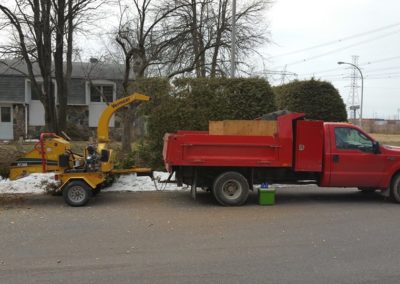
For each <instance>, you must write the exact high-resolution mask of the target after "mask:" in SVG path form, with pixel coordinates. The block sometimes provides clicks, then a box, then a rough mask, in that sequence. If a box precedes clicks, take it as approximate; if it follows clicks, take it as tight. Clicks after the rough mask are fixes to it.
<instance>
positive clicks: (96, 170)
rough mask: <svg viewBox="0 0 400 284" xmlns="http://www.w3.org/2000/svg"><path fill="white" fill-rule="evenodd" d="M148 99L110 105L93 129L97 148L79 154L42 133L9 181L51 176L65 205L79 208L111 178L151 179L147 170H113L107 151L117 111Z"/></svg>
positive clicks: (59, 139) (138, 96)
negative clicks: (51, 173) (144, 176)
mask: <svg viewBox="0 0 400 284" xmlns="http://www.w3.org/2000/svg"><path fill="white" fill-rule="evenodd" d="M149 100H150V97H148V96H145V95H142V94H139V93H134V94H132V95H130V96H127V97H124V98H121V99H119V100H116V101H114V102H112V103H110V104H109V105H108V106H107V107H106V108H105V109H104V111H103V112H102V114H101V116H100V119H99V122H98V127H97V145H88V146H87V147H86V149H85V150H84V153H83V154H77V153H73V152H72V150H71V144H70V142H69V141H67V140H66V139H64V138H62V137H60V136H58V135H56V134H54V133H42V134H41V135H40V140H39V142H38V143H37V144H36V145H35V146H34V148H33V150H31V151H30V152H28V153H26V154H25V155H24V156H23V157H22V158H20V159H18V160H17V161H15V162H14V163H13V164H12V165H11V168H10V179H12V180H13V179H17V178H20V177H23V176H26V175H28V174H29V173H40V172H42V173H44V172H55V178H56V179H57V180H59V182H60V187H59V189H58V190H59V191H62V195H63V197H64V200H65V202H67V203H68V204H69V205H71V206H83V205H85V204H86V203H87V202H88V201H89V199H90V197H91V196H92V195H93V194H94V193H97V192H98V191H99V190H100V189H101V188H103V187H105V186H108V185H110V184H111V183H112V182H113V181H114V176H115V175H120V174H131V173H136V174H137V175H147V176H150V177H152V175H153V174H152V170H151V169H149V168H140V167H133V168H130V169H114V159H113V152H112V150H111V149H109V145H108V143H109V142H110V139H109V127H108V125H109V122H110V119H111V117H112V116H113V114H114V113H115V112H116V111H117V110H119V109H120V108H122V107H124V106H126V105H128V104H132V103H140V102H143V101H149Z"/></svg>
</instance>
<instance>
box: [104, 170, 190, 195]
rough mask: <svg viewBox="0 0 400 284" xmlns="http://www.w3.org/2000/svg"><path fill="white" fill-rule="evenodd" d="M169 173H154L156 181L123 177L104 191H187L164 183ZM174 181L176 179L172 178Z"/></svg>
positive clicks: (133, 175)
mask: <svg viewBox="0 0 400 284" xmlns="http://www.w3.org/2000/svg"><path fill="white" fill-rule="evenodd" d="M168 176H169V173H166V172H154V178H155V182H156V185H157V187H156V186H155V184H154V181H153V180H151V178H150V177H145V176H143V177H140V176H136V175H135V174H132V175H121V176H120V177H119V178H118V179H117V180H116V181H115V182H114V183H113V184H112V186H110V187H107V188H105V189H104V191H156V190H161V191H177V190H186V188H185V187H183V188H182V187H178V186H177V185H176V184H175V183H163V182H160V181H165V180H167V179H168ZM171 180H174V177H172V178H171Z"/></svg>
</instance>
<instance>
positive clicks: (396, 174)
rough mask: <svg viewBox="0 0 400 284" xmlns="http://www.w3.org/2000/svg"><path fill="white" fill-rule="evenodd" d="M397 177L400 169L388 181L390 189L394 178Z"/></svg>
mask: <svg viewBox="0 0 400 284" xmlns="http://www.w3.org/2000/svg"><path fill="white" fill-rule="evenodd" d="M398 175H400V169H399V170H397V171H396V172H395V173H394V174H393V175H392V178H391V179H390V187H392V186H393V183H394V180H395V178H396V177H397V176H398Z"/></svg>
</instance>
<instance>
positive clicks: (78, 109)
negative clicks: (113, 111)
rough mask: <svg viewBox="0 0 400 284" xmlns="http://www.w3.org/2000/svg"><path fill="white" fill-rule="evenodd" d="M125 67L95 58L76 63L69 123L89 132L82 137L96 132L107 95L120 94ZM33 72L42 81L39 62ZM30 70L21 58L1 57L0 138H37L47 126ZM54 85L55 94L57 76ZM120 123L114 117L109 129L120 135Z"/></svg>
mask: <svg viewBox="0 0 400 284" xmlns="http://www.w3.org/2000/svg"><path fill="white" fill-rule="evenodd" d="M123 70H124V66H123V65H118V64H105V63H102V62H99V61H97V60H95V59H92V60H91V61H90V62H88V63H73V72H72V79H71V90H70V94H69V96H68V107H67V123H68V125H70V126H72V127H73V128H74V129H75V130H79V131H80V132H81V133H83V134H84V135H85V136H86V137H82V138H87V137H88V136H94V129H95V128H96V127H97V122H98V118H99V116H100V114H101V111H102V110H103V109H104V108H105V107H106V103H105V102H104V98H106V99H107V101H114V100H115V99H116V98H117V97H120V96H121V93H122V86H121V79H122V78H123ZM34 72H35V74H37V76H38V77H37V80H38V82H40V72H39V69H38V66H37V65H36V66H34ZM27 73H28V72H27V69H26V65H25V64H24V63H22V62H21V61H17V60H2V61H0V140H13V139H18V138H19V137H24V138H35V137H38V135H39V133H40V131H42V130H43V129H44V125H45V122H44V108H43V105H42V103H41V102H40V101H39V97H38V94H36V93H35V92H34V91H32V89H31V83H30V80H29V78H28V76H27V75H25V74H27ZM53 86H54V88H53V91H54V93H55V94H56V92H57V84H56V81H55V79H53ZM94 88H96V89H97V91H96V90H95V89H94ZM100 93H101V94H102V95H100ZM56 100H57V99H56ZM56 104H57V101H56ZM119 126H120V123H119V118H118V116H116V117H115V118H113V119H111V121H110V127H111V128H110V132H111V133H114V136H118V135H116V131H115V130H116V129H115V128H118V127H119Z"/></svg>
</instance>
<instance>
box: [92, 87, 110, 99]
mask: <svg viewBox="0 0 400 284" xmlns="http://www.w3.org/2000/svg"><path fill="white" fill-rule="evenodd" d="M90 101H91V102H99V103H100V102H107V103H109V102H112V101H114V86H113V85H91V87H90Z"/></svg>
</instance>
